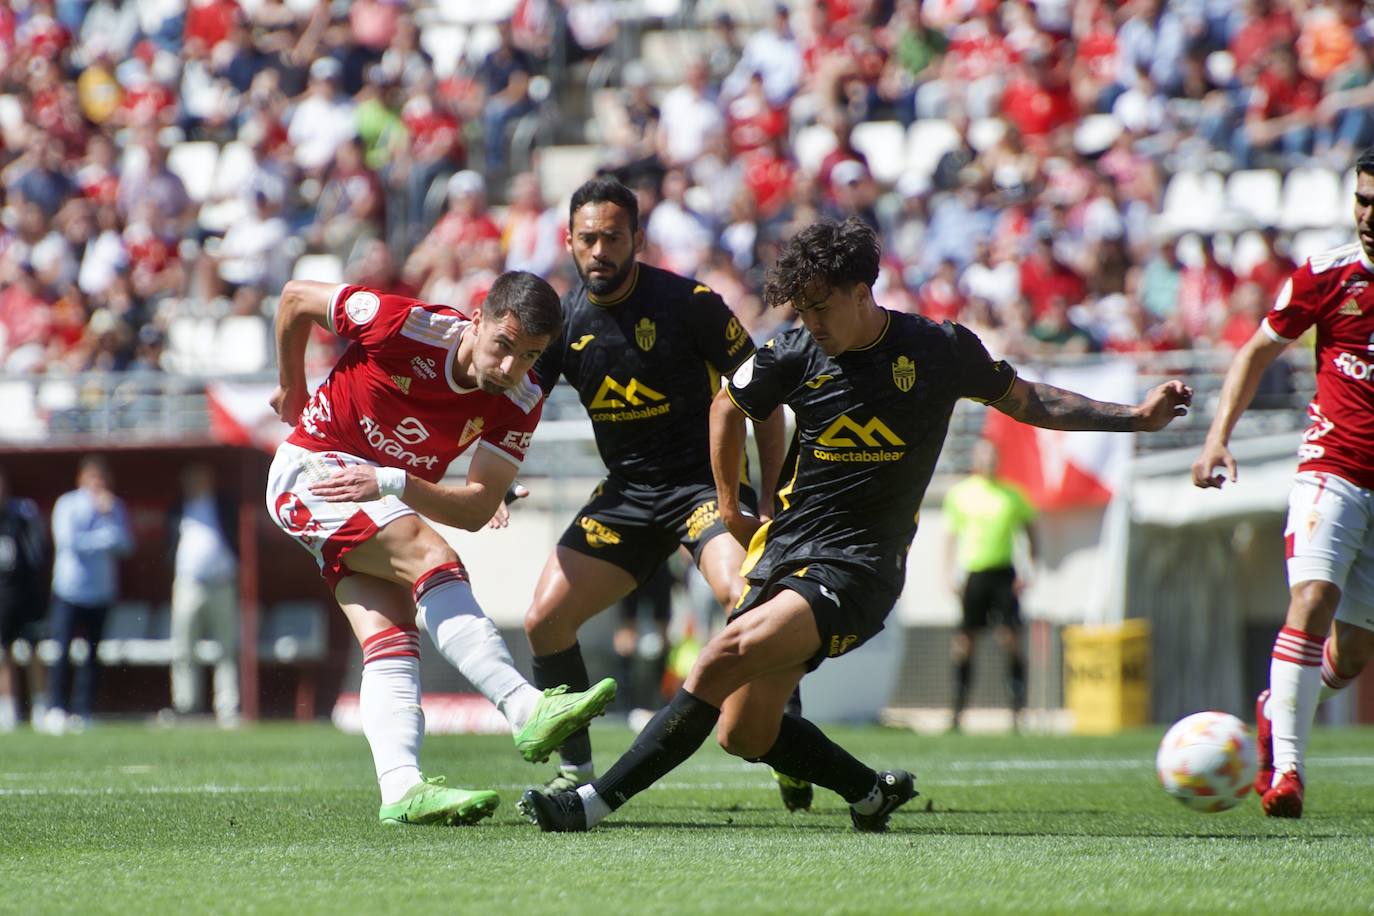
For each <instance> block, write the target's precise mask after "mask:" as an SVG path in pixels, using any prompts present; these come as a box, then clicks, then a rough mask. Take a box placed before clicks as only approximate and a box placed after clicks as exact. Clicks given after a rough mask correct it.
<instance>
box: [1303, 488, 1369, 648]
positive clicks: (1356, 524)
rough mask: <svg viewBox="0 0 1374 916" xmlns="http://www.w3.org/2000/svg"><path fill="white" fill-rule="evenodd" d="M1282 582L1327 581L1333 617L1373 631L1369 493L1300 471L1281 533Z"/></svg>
mask: <svg viewBox="0 0 1374 916" xmlns="http://www.w3.org/2000/svg"><path fill="white" fill-rule="evenodd" d="M1283 541H1284V553H1285V555H1286V556H1287V557H1288V584H1289V585H1290V586H1292V585H1296V584H1298V583H1299V582H1308V581H1313V580H1316V581H1319V582H1331V583H1333V584H1334V585H1336V586H1337V587H1338V588H1340V590H1341V604H1340V607H1339V608H1338V609H1337V610H1336V619H1337V620H1343V621H1345V622H1346V623H1349V624H1353V625H1355V626H1357V627H1363V628H1364V629H1366V630H1374V491H1371V490H1365V489H1361V488H1360V487H1357V486H1355V485H1354V484H1353V483H1351V482H1350V481H1348V480H1345V479H1344V478H1341V477H1337V476H1335V475H1334V474H1328V473H1325V472H1322V471H1302V472H1300V473H1299V474H1298V475H1297V477H1296V478H1295V479H1294V482H1293V491H1292V493H1291V494H1290V495H1289V497H1288V524H1287V527H1286V528H1285V529H1284V533H1283Z"/></svg>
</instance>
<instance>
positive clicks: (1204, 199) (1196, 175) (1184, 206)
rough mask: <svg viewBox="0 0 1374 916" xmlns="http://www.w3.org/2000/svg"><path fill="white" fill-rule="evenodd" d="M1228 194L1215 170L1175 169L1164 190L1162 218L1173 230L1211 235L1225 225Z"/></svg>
mask: <svg viewBox="0 0 1374 916" xmlns="http://www.w3.org/2000/svg"><path fill="white" fill-rule="evenodd" d="M1225 209H1226V194H1225V188H1224V186H1223V183H1222V178H1221V175H1219V174H1218V173H1216V172H1176V173H1174V177H1172V178H1170V179H1169V184H1168V186H1167V187H1166V188H1165V189H1164V212H1163V214H1162V221H1163V223H1164V225H1165V226H1166V227H1167V228H1168V230H1169V231H1170V232H1173V233H1178V232H1202V233H1206V234H1210V233H1212V232H1215V231H1216V230H1218V229H1220V228H1222V227H1223V225H1224V222H1225V220H1224V216H1225Z"/></svg>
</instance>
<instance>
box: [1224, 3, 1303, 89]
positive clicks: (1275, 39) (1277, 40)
mask: <svg viewBox="0 0 1374 916" xmlns="http://www.w3.org/2000/svg"><path fill="white" fill-rule="evenodd" d="M1240 6H1241V10H1242V15H1243V17H1244V18H1243V24H1242V25H1241V26H1240V28H1238V29H1236V31H1235V33H1234V34H1233V35H1232V36H1231V41H1230V45H1229V48H1230V51H1231V58H1232V60H1233V61H1234V64H1235V72H1236V76H1237V77H1238V78H1239V79H1240V80H1241V82H1243V83H1249V82H1251V81H1253V80H1254V78H1255V77H1256V76H1257V75H1258V74H1259V68H1260V64H1261V63H1262V62H1263V60H1264V58H1265V57H1266V56H1267V54H1268V52H1269V49H1270V48H1274V47H1276V46H1278V45H1291V44H1293V41H1294V39H1295V38H1296V36H1297V28H1296V26H1295V25H1294V23H1293V16H1292V13H1291V12H1289V10H1288V8H1287V6H1286V4H1283V3H1275V2H1274V0H1242V2H1241V4H1240Z"/></svg>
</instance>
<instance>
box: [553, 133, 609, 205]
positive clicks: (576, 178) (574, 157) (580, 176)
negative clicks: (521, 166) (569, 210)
mask: <svg viewBox="0 0 1374 916" xmlns="http://www.w3.org/2000/svg"><path fill="white" fill-rule="evenodd" d="M603 152H604V151H603V150H602V148H601V147H599V146H590V145H580V146H546V147H544V148H543V149H540V150H538V151H537V154H538V156H539V165H538V169H537V171H538V174H539V187H540V189H541V190H542V191H543V194H544V199H545V200H565V199H567V198H568V197H570V196H571V195H572V192H573V191H576V190H577V188H578V186H579V185H581V184H582V182H584V181H586V180H587V179H588V178H591V177H592V176H593V175H595V174H596V167H597V166H598V165H600V164H601V157H602V155H603Z"/></svg>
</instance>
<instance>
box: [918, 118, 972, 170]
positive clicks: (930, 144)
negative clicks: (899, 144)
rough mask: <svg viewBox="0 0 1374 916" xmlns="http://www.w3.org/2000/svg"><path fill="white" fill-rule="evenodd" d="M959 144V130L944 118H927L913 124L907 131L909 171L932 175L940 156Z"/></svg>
mask: <svg viewBox="0 0 1374 916" xmlns="http://www.w3.org/2000/svg"><path fill="white" fill-rule="evenodd" d="M958 146H959V131H958V130H956V129H955V127H954V125H953V124H951V123H949V122H948V121H944V120H933V119H926V120H921V121H917V122H916V123H915V124H912V125H911V127H910V128H909V129H908V130H907V133H906V167H907V171H910V172H915V173H917V174H918V175H926V176H929V175H932V174H934V172H935V166H937V165H939V164H940V157H941V156H943V155H944V154H945V153H947V152H949V151H950V150H952V149H955V148H957V147H958Z"/></svg>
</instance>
